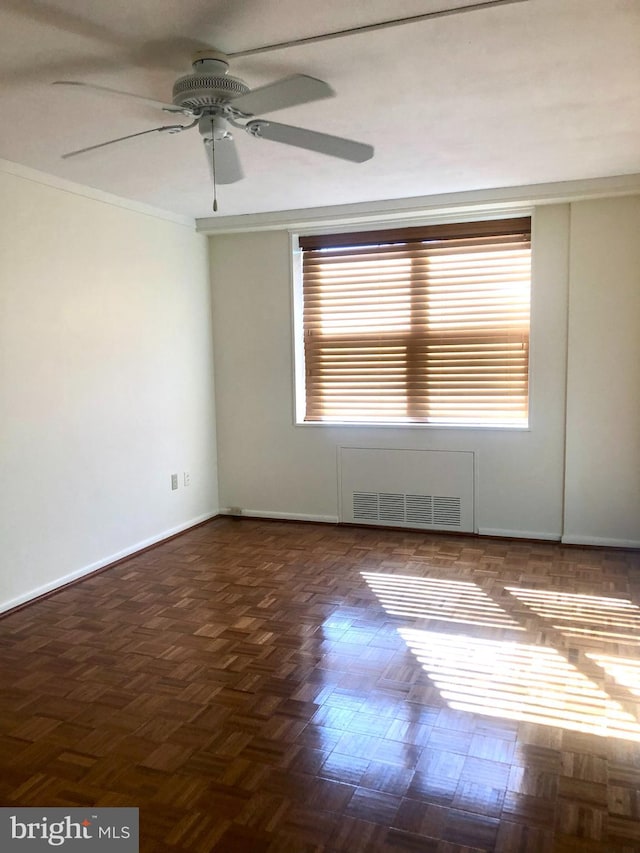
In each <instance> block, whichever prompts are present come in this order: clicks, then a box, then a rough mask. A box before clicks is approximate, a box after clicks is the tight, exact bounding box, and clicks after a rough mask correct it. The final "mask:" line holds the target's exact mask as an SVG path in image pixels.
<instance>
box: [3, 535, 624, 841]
mask: <svg viewBox="0 0 640 853" xmlns="http://www.w3.org/2000/svg"><path fill="white" fill-rule="evenodd" d="M634 573H635V574H634ZM639 580H640V555H638V553H637V552H635V553H634V552H622V551H619V552H614V551H606V550H589V549H582V548H568V547H561V546H559V545H556V544H538V543H528V542H520V543H518V542H511V541H500V540H486V539H475V538H469V537H455V536H439V535H428V534H420V533H408V532H403V531H401V532H398V531H380V530H367V529H357V528H342V527H333V526H327V525H302V524H290V523H284V522H283V523H280V522H265V521H257V520H250V519H242V520H234V519H216V520H214V521H212V522H210V523H207V524H205V525H203V526H201V527H199V528H196V529H194V530H191V531H189V532H187V533H185V534H183V535H181V536H180V537H178V538H176V539H174V540H172V541H170V542H167V543H165V544H163V545H161V546H159V547H157V548H154V549H152V550H150V551H148V552H146V553H144V554H141V555H139V556H137V557H135V558H132V559H131V560H129V561H127V562H125V563H122V564H120V565H118V566H116V567H114V568H112V569H110V570H108V571H106V572H104V573H102V574H100V575H96V576H94V577H92V578H89V579H86V580H85V581H83V582H82V583H79V584H77V585H75V586H73V587H70V588H68V589H66V590H63V591H61V592H60V593H58V594H56V595H55V596H52V597H50V598H49V599H46V600H43V601H40V602H37V603H34V604H33V605H31V606H29V607H27V608H25V609H23V610H22V611H19V612H16V613H14V614H11V615H9V616H7V617H6V618H5V619H3V620H0V674H1V685H2V692H1V701H0V801H1V802H2V804H3V805H23V806H59V805H62V806H75V805H86V806H88V805H98V806H119V805H122V806H125V805H127V806H138V807H139V808H140V818H141V835H142V838H141V848H140V849H141V850H142V851H144V853H209V851H216V853H223V851H224V853H226V851H233V853H253V852H254V851H255V853H258V851H260V853H262V851H265V853H266V851H268V853H307V851H309V852H310V851H333V853H338V851H344V853H365V851H394V853H402V851H424V853H479V851H496V853H498V852H499V853H553V851H555V853H565V851H566V853H568V851H580V853H595V851H598V853H600V851H603V852H604V853H631V852H632V851H640V607H639V606H638V605H640V595H639V591H640V584H639Z"/></svg>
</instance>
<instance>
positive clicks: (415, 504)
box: [406, 495, 433, 524]
mask: <svg viewBox="0 0 640 853" xmlns="http://www.w3.org/2000/svg"><path fill="white" fill-rule="evenodd" d="M406 507H407V518H406V520H407V521H408V522H411V524H433V499H432V497H431V495H407V496H406Z"/></svg>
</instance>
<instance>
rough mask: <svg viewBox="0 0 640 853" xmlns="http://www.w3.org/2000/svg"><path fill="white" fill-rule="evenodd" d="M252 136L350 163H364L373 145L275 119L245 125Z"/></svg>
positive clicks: (369, 155)
mask: <svg viewBox="0 0 640 853" xmlns="http://www.w3.org/2000/svg"><path fill="white" fill-rule="evenodd" d="M246 129H247V130H248V132H249V133H250V134H251V135H252V136H257V137H259V138H261V139H271V140H272V141H273V142H284V144H285V145H295V146H296V148H306V149H307V150H309V151H317V152H318V153H319V154H328V155H329V156H330V157H339V158H340V159H341V160H350V161H351V162H352V163H364V161H365V160H370V159H371V158H372V157H373V146H372V145H366V144H365V143H363V142H354V141H353V140H352V139H343V138H342V137H341V136H329V134H327V133H317V132H316V131H315V130H306V129H305V128H303V127H292V126H291V125H289V124H278V122H275V121H262V120H261V119H256V120H255V121H250V122H248V123H247V125H246Z"/></svg>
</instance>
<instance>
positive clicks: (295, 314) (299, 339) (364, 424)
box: [289, 208, 534, 432]
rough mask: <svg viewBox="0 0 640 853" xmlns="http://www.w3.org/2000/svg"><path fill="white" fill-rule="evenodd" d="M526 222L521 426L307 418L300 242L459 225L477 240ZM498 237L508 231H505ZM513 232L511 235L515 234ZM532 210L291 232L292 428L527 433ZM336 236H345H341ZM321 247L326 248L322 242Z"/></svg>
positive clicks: (348, 241)
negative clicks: (526, 311)
mask: <svg viewBox="0 0 640 853" xmlns="http://www.w3.org/2000/svg"><path fill="white" fill-rule="evenodd" d="M525 219H528V220H529V224H530V228H529V229H527V230H528V231H529V233H530V239H531V244H530V245H531V256H530V257H531V274H530V291H529V296H530V301H529V317H528V320H529V326H528V362H527V404H528V405H527V419H526V422H524V421H523V422H522V423H507V422H504V421H503V422H491V421H473V422H466V423H456V422H437V423H434V422H429V421H417V420H416V421H410V420H406V421H403V420H379V421H371V420H364V421H358V420H345V421H341V420H306V419H305V418H306V407H307V393H306V362H305V346H304V318H303V313H304V292H303V271H302V268H303V249H302V248H301V246H300V240H301V238H302V240H304V239H305V238H311V239H312V240H313V241H314V242H315V241H316V240H317V241H318V242H319V243H320V244H321V241H322V238H323V237H324V238H335V237H338V241H336V242H335V243H333V245H334V246H339V245H343V246H349V245H351V241H352V239H353V237H352V235H357V236H358V237H361V236H362V235H363V234H366V235H370V236H371V239H372V240H375V238H376V236H377V235H378V233H379V232H381V231H382V232H385V239H388V237H389V235H390V234H392V233H394V232H395V233H397V234H398V237H399V238H400V235H403V234H406V233H407V232H409V231H410V230H411V229H414V230H415V231H416V232H417V231H426V230H428V229H430V228H431V226H435V227H434V229H433V231H434V233H437V232H438V231H440V229H441V228H442V227H444V229H446V230H449V231H450V232H452V233H455V231H456V229H457V228H458V227H459V229H460V233H463V234H464V233H466V234H468V233H469V230H470V228H473V226H474V225H476V226H478V228H479V236H482V234H483V233H484V234H487V235H490V234H491V233H492V232H493V233H495V232H496V229H497V228H499V222H501V221H502V222H507V223H509V222H511V221H517V220H520V221H522V220H525ZM485 225H486V226H487V229H486V231H483V226H485ZM508 228H509V226H507V230H505V231H504V232H503V233H505V234H508V233H510V232H509V230H508ZM522 230H523V229H522V228H520V229H515V231H518V233H522ZM515 231H514V230H513V229H512V232H511V233H515ZM533 232H534V210H533V209H531V208H526V209H523V208H518V209H517V210H500V211H493V212H491V213H490V214H489V213H485V212H478V211H475V212H470V213H469V214H468V215H465V214H461V215H459V216H456V217H455V218H452V217H451V218H450V217H441V216H435V217H430V218H428V219H426V220H423V219H417V220H412V221H411V222H408V223H406V224H402V225H400V226H398V225H397V224H396V223H393V222H391V223H390V222H385V223H382V222H380V223H377V222H375V223H372V222H367V223H366V226H365V227H360V228H358V227H357V225H356V224H349V225H346V226H344V227H340V226H334V227H326V228H322V229H318V230H313V229H309V230H306V229H305V230H302V229H300V230H299V231H298V230H296V231H290V232H289V236H290V244H291V253H290V257H291V275H292V282H293V287H292V334H293V347H292V357H293V380H294V388H293V391H294V396H293V409H294V411H293V415H294V425H295V426H301V427H310V428H315V427H324V428H329V429H334V430H335V429H343V428H348V429H353V428H356V429H365V430H371V429H381V428H382V429H389V428H391V429H400V430H406V429H419V430H423V429H427V430H434V429H435V430H466V431H468V430H480V431H486V430H492V431H505V430H506V431H507V432H528V431H530V429H531V420H532V411H531V403H532V351H531V342H532V338H533V322H532V321H533V304H534V299H533V271H534V245H533ZM341 235H344V236H343V237H342V236H341ZM325 245H327V246H329V245H331V244H330V243H329V242H327V243H326V244H325Z"/></svg>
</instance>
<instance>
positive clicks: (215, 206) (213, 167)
mask: <svg viewBox="0 0 640 853" xmlns="http://www.w3.org/2000/svg"><path fill="white" fill-rule="evenodd" d="M211 173H212V175H213V212H214V213H217V212H218V198H217V188H216V141H215V137H214V135H213V117H212V118H211Z"/></svg>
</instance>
